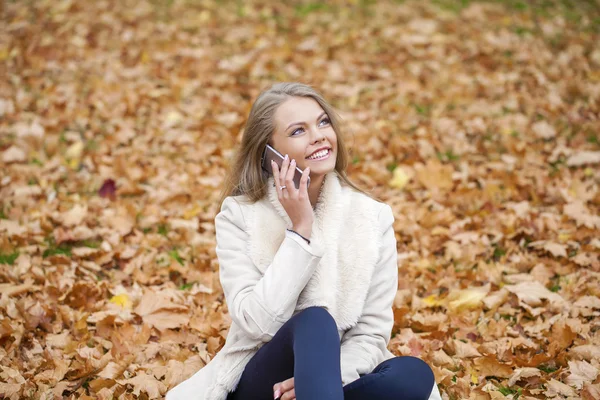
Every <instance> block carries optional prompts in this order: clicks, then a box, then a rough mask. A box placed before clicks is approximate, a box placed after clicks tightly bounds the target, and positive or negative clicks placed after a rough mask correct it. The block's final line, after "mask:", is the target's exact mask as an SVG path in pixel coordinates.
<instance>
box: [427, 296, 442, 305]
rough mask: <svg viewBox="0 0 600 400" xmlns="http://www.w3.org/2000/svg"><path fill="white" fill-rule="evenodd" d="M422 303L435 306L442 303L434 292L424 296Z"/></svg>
mask: <svg viewBox="0 0 600 400" xmlns="http://www.w3.org/2000/svg"><path fill="white" fill-rule="evenodd" d="M423 303H425V304H426V305H427V306H428V307H436V306H439V305H440V304H442V302H441V301H440V299H439V298H438V297H437V296H436V295H435V294H432V295H431V296H427V297H425V298H424V299H423Z"/></svg>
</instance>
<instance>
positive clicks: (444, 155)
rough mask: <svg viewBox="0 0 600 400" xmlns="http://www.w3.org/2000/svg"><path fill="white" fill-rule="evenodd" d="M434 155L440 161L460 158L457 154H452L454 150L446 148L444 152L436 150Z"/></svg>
mask: <svg viewBox="0 0 600 400" xmlns="http://www.w3.org/2000/svg"><path fill="white" fill-rule="evenodd" d="M435 155H436V156H437V158H438V160H440V161H442V162H446V161H451V162H452V161H458V160H460V156H459V155H457V154H454V152H452V150H447V151H445V152H444V153H440V152H436V153H435Z"/></svg>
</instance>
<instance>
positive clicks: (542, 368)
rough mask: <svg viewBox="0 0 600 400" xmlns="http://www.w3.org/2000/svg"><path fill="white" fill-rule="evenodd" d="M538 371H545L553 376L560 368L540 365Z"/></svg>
mask: <svg viewBox="0 0 600 400" xmlns="http://www.w3.org/2000/svg"><path fill="white" fill-rule="evenodd" d="M537 369H539V370H540V371H543V372H545V373H547V374H551V373H553V372H556V371H558V368H556V367H551V366H549V365H538V367H537Z"/></svg>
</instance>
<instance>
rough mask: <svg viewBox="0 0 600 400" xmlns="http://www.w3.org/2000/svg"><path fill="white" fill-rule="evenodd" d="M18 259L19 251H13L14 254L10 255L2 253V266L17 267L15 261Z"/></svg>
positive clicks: (0, 262) (0, 260) (0, 257)
mask: <svg viewBox="0 0 600 400" xmlns="http://www.w3.org/2000/svg"><path fill="white" fill-rule="evenodd" d="M18 257H19V252H18V251H13V252H12V253H9V254H5V253H0V264H8V265H15V260H16V259H17V258H18Z"/></svg>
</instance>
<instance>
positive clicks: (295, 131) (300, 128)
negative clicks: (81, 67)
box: [290, 128, 302, 136]
mask: <svg viewBox="0 0 600 400" xmlns="http://www.w3.org/2000/svg"><path fill="white" fill-rule="evenodd" d="M300 130H302V128H298V129H296V130H295V131H293V132H292V134H291V135H290V136H294V133H296V132H298V131H300Z"/></svg>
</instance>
